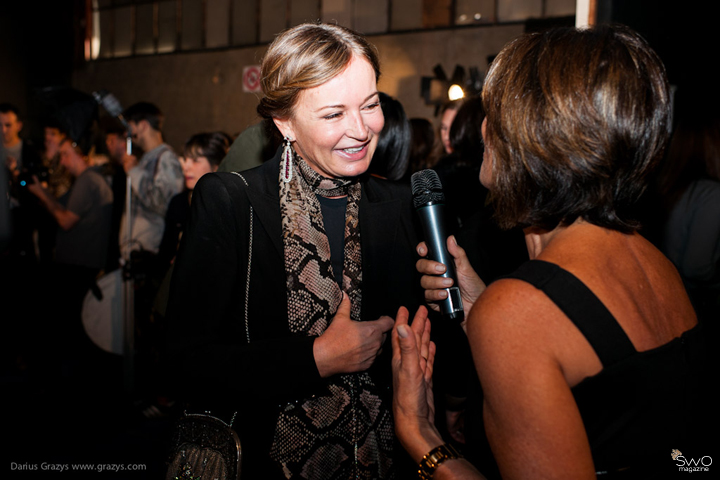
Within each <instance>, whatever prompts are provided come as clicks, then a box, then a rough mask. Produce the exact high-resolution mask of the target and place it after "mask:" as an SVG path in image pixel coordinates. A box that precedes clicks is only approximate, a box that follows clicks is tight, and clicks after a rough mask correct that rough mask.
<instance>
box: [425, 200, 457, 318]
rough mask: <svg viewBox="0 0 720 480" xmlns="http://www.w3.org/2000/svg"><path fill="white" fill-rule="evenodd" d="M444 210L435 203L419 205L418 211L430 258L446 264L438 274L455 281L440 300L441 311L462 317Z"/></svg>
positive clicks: (451, 316)
mask: <svg viewBox="0 0 720 480" xmlns="http://www.w3.org/2000/svg"><path fill="white" fill-rule="evenodd" d="M444 210H445V208H444V206H443V205H442V204H433V205H426V206H423V207H419V208H418V209H417V212H418V215H419V217H420V223H421V224H422V228H423V235H424V236H425V245H427V248H428V258H430V259H431V260H435V261H436V262H440V263H442V264H443V265H445V273H443V274H442V275H438V276H440V277H446V278H452V279H453V281H454V282H455V283H454V284H453V286H452V287H450V288H446V289H445V291H447V293H448V296H447V298H446V299H444V300H442V301H440V302H438V304H439V306H440V313H442V314H443V315H444V316H446V317H448V318H451V319H462V317H463V316H464V313H465V312H464V310H463V304H462V298H461V296H460V288H459V287H458V285H457V274H456V272H455V261H454V259H453V257H452V256H451V255H450V253H449V252H448V250H447V235H446V233H445V214H444Z"/></svg>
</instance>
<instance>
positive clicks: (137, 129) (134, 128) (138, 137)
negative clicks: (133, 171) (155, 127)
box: [128, 120, 150, 150]
mask: <svg viewBox="0 0 720 480" xmlns="http://www.w3.org/2000/svg"><path fill="white" fill-rule="evenodd" d="M128 127H130V136H131V138H132V142H133V143H134V144H135V145H137V146H138V147H140V148H142V149H143V150H145V135H144V133H145V131H146V130H147V129H148V128H150V124H149V123H148V122H147V120H140V121H139V122H133V121H129V122H128Z"/></svg>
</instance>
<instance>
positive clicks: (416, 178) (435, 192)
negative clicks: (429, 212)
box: [410, 169, 445, 208]
mask: <svg viewBox="0 0 720 480" xmlns="http://www.w3.org/2000/svg"><path fill="white" fill-rule="evenodd" d="M410 187H411V188H412V194H413V204H414V205H415V208H418V207H421V206H423V205H427V204H428V203H444V202H445V194H443V191H442V184H441V183H440V178H439V177H438V174H437V172H435V170H431V169H427V170H420V171H419V172H415V173H413V174H412V177H410Z"/></svg>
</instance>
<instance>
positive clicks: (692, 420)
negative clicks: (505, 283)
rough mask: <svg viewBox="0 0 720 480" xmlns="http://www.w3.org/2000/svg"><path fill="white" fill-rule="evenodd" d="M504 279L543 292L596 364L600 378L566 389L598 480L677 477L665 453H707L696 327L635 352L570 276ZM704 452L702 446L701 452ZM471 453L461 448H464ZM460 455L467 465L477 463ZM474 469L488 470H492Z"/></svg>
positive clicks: (555, 271) (520, 274) (525, 272)
mask: <svg viewBox="0 0 720 480" xmlns="http://www.w3.org/2000/svg"><path fill="white" fill-rule="evenodd" d="M506 278H515V279H518V280H523V281H525V282H528V283H530V284H532V285H533V286H535V287H536V288H538V289H539V290H541V291H542V292H543V293H545V294H546V295H547V296H548V298H550V299H551V300H552V301H553V302H554V303H555V304H556V305H557V306H558V307H559V308H560V309H561V310H562V311H563V312H564V313H565V315H567V317H568V318H569V319H570V320H571V321H572V322H573V324H574V325H575V326H576V327H577V328H578V330H580V332H581V333H582V334H583V335H584V336H585V338H586V339H587V340H588V342H589V343H590V345H591V346H592V347H593V349H594V350H595V353H596V354H597V355H598V357H599V358H600V361H601V362H602V365H603V369H602V371H601V372H600V373H598V374H597V375H594V376H592V377H588V378H585V379H584V380H583V381H582V382H580V383H579V384H578V385H576V386H575V387H573V388H572V393H573V396H574V398H575V402H576V403H577V405H578V409H579V410H580V414H581V416H582V419H583V423H584V425H585V430H586V432H587V436H588V439H589V441H590V447H591V449H592V456H593V462H594V464H595V469H596V471H597V474H598V477H599V478H608V477H612V478H615V476H623V477H627V478H663V477H664V476H665V475H667V474H672V473H674V472H677V471H678V468H677V466H676V462H674V461H673V459H672V458H671V453H672V451H673V449H678V450H680V451H683V450H686V451H687V455H689V456H693V453H694V456H696V457H698V458H699V457H702V456H703V455H707V454H708V453H707V451H705V453H702V452H703V450H702V448H703V438H706V436H705V435H703V430H704V429H703V425H707V422H708V420H709V417H708V408H707V407H708V406H709V404H710V402H709V398H708V396H707V393H708V391H707V388H706V386H707V385H708V383H710V377H707V376H706V375H707V374H708V373H709V366H708V365H707V361H706V348H705V342H704V337H703V333H702V330H703V329H702V326H701V325H700V324H699V325H697V326H695V327H694V328H692V329H690V330H688V331H686V332H685V333H683V335H682V336H681V337H678V338H675V339H673V340H672V341H670V342H668V343H666V344H664V345H661V346H659V347H657V348H654V349H651V350H647V351H643V352H638V351H637V350H636V349H635V347H634V346H633V344H632V342H630V339H629V338H628V336H627V335H626V334H625V332H624V330H623V329H622V327H620V325H619V324H618V322H617V321H616V320H615V318H614V317H613V316H612V314H611V313H610V312H609V311H608V309H607V308H606V307H605V305H603V303H602V302H601V301H600V300H599V299H598V298H597V297H596V296H595V294H593V293H592V292H591V291H590V289H588V288H587V287H586V286H585V285H584V284H583V283H582V282H581V281H580V280H579V279H578V278H577V277H575V276H574V275H572V274H571V273H570V272H568V271H566V270H563V269H562V268H560V267H559V266H557V265H555V264H552V263H548V262H544V261H540V260H532V261H529V262H527V263H525V264H523V265H522V266H521V267H520V268H518V269H517V270H516V271H515V272H513V273H512V274H510V275H509V276H507V277H506ZM473 403H474V404H477V403H475V402H473ZM476 433H477V432H476ZM479 443H480V444H482V441H481V442H479ZM709 447H710V444H708V443H705V447H704V448H705V450H707V449H708V448H709ZM473 448H474V446H473V445H472V444H471V445H468V450H472V449H473ZM480 448H481V447H480ZM691 449H697V450H695V451H694V452H691ZM468 453H469V454H470V457H471V459H472V457H475V458H480V459H482V458H483V455H477V452H476V454H473V453H470V452H468ZM487 458H488V457H487V456H486V455H485V456H484V460H485V461H487ZM479 461H480V463H484V462H483V460H479ZM477 466H478V468H480V469H481V471H483V472H484V470H483V468H484V467H487V469H488V470H489V471H491V472H492V471H493V466H492V465H487V464H485V465H484V466H483V465H482V464H480V465H477ZM558 468H562V466H561V465H558Z"/></svg>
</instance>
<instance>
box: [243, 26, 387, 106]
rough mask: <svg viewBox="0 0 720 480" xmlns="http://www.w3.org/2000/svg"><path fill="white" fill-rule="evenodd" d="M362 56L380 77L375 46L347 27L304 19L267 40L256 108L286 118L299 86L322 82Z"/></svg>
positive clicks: (312, 85)
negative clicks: (267, 46) (355, 57)
mask: <svg viewBox="0 0 720 480" xmlns="http://www.w3.org/2000/svg"><path fill="white" fill-rule="evenodd" d="M354 55H357V56H358V57H361V58H364V59H365V60H367V61H368V62H369V63H370V65H371V66H372V67H373V69H374V70H375V78H376V79H378V78H379V77H380V62H379V60H378V56H377V52H376V50H375V47H373V46H372V45H370V43H368V41H367V40H365V38H363V37H362V36H361V35H359V34H358V33H356V32H354V31H352V30H350V29H349V28H345V27H341V26H340V25H332V24H325V23H304V24H301V25H298V26H296V27H293V28H290V29H288V30H286V31H284V32H283V33H281V34H280V35H278V37H277V38H276V39H275V40H274V41H273V42H272V43H271V44H270V47H269V48H268V51H267V53H266V54H265V57H264V58H263V61H262V68H261V76H262V78H261V85H262V90H263V93H264V94H265V96H264V97H263V99H262V100H261V101H260V104H259V105H258V107H257V111H258V113H259V114H260V116H262V117H263V118H289V117H290V116H292V112H293V107H294V106H295V104H296V103H297V99H298V96H299V95H300V92H301V91H302V90H306V89H308V88H313V87H317V86H320V85H322V84H323V83H325V82H327V81H329V80H330V79H332V78H334V77H335V76H337V75H339V74H340V73H342V72H343V70H345V68H346V67H347V66H348V64H349V63H350V60H352V58H353V56H354Z"/></svg>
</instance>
